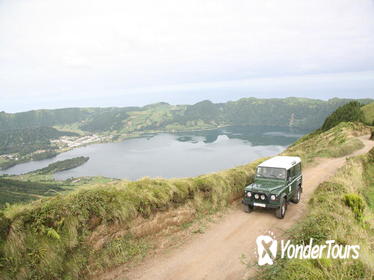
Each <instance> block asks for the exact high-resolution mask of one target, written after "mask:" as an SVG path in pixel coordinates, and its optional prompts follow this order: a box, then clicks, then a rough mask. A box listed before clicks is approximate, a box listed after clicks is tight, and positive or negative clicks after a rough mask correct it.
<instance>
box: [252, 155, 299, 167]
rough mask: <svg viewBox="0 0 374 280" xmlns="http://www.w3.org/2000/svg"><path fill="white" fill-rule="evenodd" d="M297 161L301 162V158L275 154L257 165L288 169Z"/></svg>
mask: <svg viewBox="0 0 374 280" xmlns="http://www.w3.org/2000/svg"><path fill="white" fill-rule="evenodd" d="M299 162H301V159H300V158H299V157H289V156H276V157H273V158H271V159H268V160H265V161H264V162H262V163H261V164H260V165H259V166H260V167H274V168H285V169H290V168H291V167H292V166H294V165H296V164H298V163H299Z"/></svg>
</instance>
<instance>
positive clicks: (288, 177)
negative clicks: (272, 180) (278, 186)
mask: <svg viewBox="0 0 374 280" xmlns="http://www.w3.org/2000/svg"><path fill="white" fill-rule="evenodd" d="M287 181H291V169H288V170H287Z"/></svg>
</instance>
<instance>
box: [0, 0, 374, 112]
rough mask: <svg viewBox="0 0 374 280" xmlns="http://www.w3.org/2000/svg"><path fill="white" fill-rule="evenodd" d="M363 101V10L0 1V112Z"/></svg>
mask: <svg viewBox="0 0 374 280" xmlns="http://www.w3.org/2000/svg"><path fill="white" fill-rule="evenodd" d="M250 96H253V97H263V98H272V97H287V96H302V97H310V98H319V99H329V98H332V97H342V98H365V97H372V98H374V0H313V1H310V0H282V1H280V0H158V1H154V0H136V1H133V0H131V1H130V0H106V1H103V0H101V1H99V0H64V1H61V0H0V111H7V112H19V111H25V110H31V109H40V108H62V107H78V106H79V107H88V106H90V107H91V106H101V107H106V106H130V105H131V106H132V105H136V106H141V105H145V104H149V103H155V102H161V101H163V102H169V103H171V104H192V103H195V102H198V101H201V100H205V99H210V100H212V101H214V102H224V101H227V100H236V99H239V98H241V97H250Z"/></svg>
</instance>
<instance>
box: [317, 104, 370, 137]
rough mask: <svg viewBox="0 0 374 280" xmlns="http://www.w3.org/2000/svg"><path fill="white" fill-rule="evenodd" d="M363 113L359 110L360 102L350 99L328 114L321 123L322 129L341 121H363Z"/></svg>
mask: <svg viewBox="0 0 374 280" xmlns="http://www.w3.org/2000/svg"><path fill="white" fill-rule="evenodd" d="M364 119H365V117H364V113H363V112H362V110H361V104H360V103H359V102H357V101H351V102H349V103H347V104H345V105H343V106H341V107H339V108H338V109H336V111H335V112H333V113H332V114H331V115H329V116H328V117H327V118H326V120H325V122H324V123H323V125H322V128H321V129H322V130H323V131H326V130H329V129H330V128H332V127H334V126H336V125H338V124H339V123H341V122H364Z"/></svg>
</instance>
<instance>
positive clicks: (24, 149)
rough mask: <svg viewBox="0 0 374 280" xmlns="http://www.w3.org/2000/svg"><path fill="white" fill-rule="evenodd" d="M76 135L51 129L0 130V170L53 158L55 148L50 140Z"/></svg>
mask: <svg viewBox="0 0 374 280" xmlns="http://www.w3.org/2000/svg"><path fill="white" fill-rule="evenodd" d="M76 135H77V134H75V133H72V132H66V131H59V130H57V129H55V128H52V127H34V128H22V129H12V130H0V155H5V156H3V157H2V161H1V162H0V168H3V169H7V168H9V167H11V166H14V165H16V164H18V163H21V162H25V161H27V160H42V159H46V158H50V157H54V156H55V155H56V154H57V153H56V152H55V151H54V149H56V148H57V147H56V146H55V145H53V144H52V143H51V140H52V139H57V138H59V137H61V136H76Z"/></svg>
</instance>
